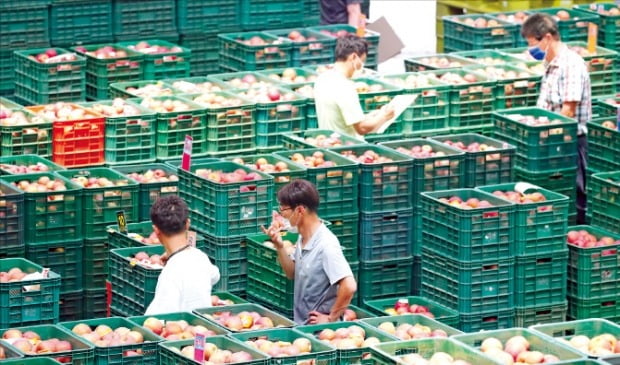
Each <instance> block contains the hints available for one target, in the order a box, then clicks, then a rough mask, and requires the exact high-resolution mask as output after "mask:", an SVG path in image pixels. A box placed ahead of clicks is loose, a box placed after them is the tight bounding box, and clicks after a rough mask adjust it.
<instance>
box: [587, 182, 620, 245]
mask: <svg viewBox="0 0 620 365" xmlns="http://www.w3.org/2000/svg"><path fill="white" fill-rule="evenodd" d="M588 183H589V185H588V209H589V210H590V211H591V212H592V219H591V224H593V225H595V226H599V227H601V228H603V229H606V230H608V231H610V232H614V233H619V234H620V201H618V200H617V197H618V193H619V192H620V172H600V173H597V174H593V175H592V176H591V177H590V179H589V181H588Z"/></svg>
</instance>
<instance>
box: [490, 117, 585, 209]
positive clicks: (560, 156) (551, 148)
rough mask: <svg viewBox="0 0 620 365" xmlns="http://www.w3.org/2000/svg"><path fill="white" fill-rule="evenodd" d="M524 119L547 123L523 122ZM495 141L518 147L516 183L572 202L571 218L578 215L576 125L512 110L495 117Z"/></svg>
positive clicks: (566, 121)
mask: <svg viewBox="0 0 620 365" xmlns="http://www.w3.org/2000/svg"><path fill="white" fill-rule="evenodd" d="M521 116H528V117H533V118H537V119H538V118H546V119H547V121H548V122H545V123H541V124H534V123H537V122H532V121H530V122H520V121H518V119H519V118H522V117H521ZM493 118H494V121H495V128H494V133H495V137H496V138H498V139H500V140H503V141H506V142H508V143H510V144H513V145H515V146H516V147H517V153H516V162H515V175H516V179H517V180H520V181H526V182H529V183H532V184H534V185H537V186H540V187H542V188H544V189H547V190H550V191H553V192H556V193H560V194H563V195H566V196H568V197H569V198H570V200H569V206H570V207H571V208H570V213H571V214H569V218H571V216H573V215H574V214H575V209H574V208H573V207H574V205H575V199H576V190H575V178H576V174H577V121H576V120H575V119H571V118H567V117H565V116H563V115H560V114H558V113H553V112H550V111H547V110H544V109H540V108H513V109H505V110H498V111H496V112H495V113H493Z"/></svg>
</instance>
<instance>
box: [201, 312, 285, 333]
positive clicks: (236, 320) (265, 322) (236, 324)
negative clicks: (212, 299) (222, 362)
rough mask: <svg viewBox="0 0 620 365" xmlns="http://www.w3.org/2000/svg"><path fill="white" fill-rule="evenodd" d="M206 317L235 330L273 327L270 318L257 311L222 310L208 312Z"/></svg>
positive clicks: (242, 330)
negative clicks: (234, 311) (235, 311)
mask: <svg viewBox="0 0 620 365" xmlns="http://www.w3.org/2000/svg"><path fill="white" fill-rule="evenodd" d="M206 317H207V318H209V319H211V320H213V321H215V322H217V323H219V324H220V325H221V326H223V327H226V328H228V329H230V330H231V331H235V332H244V331H255V330H259V329H267V328H273V327H274V325H273V321H272V320H271V318H269V317H262V316H261V315H260V314H258V313H257V312H248V311H241V312H239V313H233V312H231V311H223V312H215V313H213V314H208V315H206Z"/></svg>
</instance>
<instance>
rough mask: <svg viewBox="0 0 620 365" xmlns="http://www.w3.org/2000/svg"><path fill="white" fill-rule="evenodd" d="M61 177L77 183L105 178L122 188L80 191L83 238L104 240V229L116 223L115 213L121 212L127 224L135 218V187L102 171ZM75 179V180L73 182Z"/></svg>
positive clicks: (63, 173) (73, 172)
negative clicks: (82, 209) (118, 183)
mask: <svg viewBox="0 0 620 365" xmlns="http://www.w3.org/2000/svg"><path fill="white" fill-rule="evenodd" d="M56 173H57V174H59V175H60V176H62V177H64V178H66V179H71V180H72V181H78V180H80V179H82V180H83V179H89V178H106V179H108V180H109V181H112V182H113V183H117V182H120V183H122V184H123V185H118V186H116V185H115V186H109V187H97V188H84V189H82V191H81V193H82V199H83V204H82V206H83V208H84V211H83V214H82V225H83V228H84V238H100V237H104V236H105V235H106V234H107V233H106V227H107V226H108V225H110V224H114V223H116V222H117V212H118V211H119V210H123V211H124V213H125V219H126V221H127V222H132V221H134V220H136V219H137V218H138V189H139V186H138V183H137V182H135V181H134V180H132V179H128V178H127V177H125V176H123V175H121V174H120V173H118V172H116V171H114V170H112V169H109V168H105V167H97V168H90V169H81V170H66V171H57V172H56ZM74 179H75V180H74Z"/></svg>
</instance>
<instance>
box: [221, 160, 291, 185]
mask: <svg viewBox="0 0 620 365" xmlns="http://www.w3.org/2000/svg"><path fill="white" fill-rule="evenodd" d="M233 162H235V163H238V164H240V165H246V166H248V167H249V168H251V169H256V170H259V171H262V172H264V173H267V174H275V173H286V172H290V171H291V170H290V169H289V165H288V164H287V163H286V162H285V161H277V162H275V163H273V164H272V163H268V162H267V159H265V158H263V157H260V158H257V159H256V160H255V161H253V162H250V161H245V160H243V159H242V158H235V159H233ZM290 181H291V177H290V176H288V175H279V176H274V182H276V183H288V182H290Z"/></svg>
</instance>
